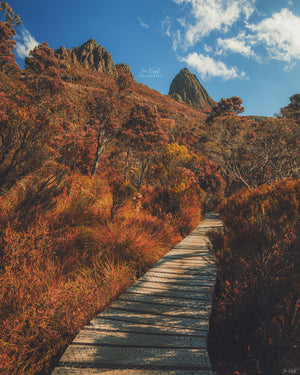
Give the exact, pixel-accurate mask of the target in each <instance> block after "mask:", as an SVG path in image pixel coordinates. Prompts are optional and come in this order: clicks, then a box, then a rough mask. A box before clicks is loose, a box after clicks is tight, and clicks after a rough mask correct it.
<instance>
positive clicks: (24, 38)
mask: <svg viewBox="0 0 300 375" xmlns="http://www.w3.org/2000/svg"><path fill="white" fill-rule="evenodd" d="M16 42H17V44H16V46H15V52H16V54H17V56H18V57H20V58H21V59H24V58H25V57H27V56H28V55H29V52H30V51H32V50H33V49H34V47H36V46H37V45H39V43H38V42H37V41H36V40H35V39H34V37H33V36H32V35H31V34H30V32H29V31H28V30H27V29H25V28H24V29H23V30H22V31H21V34H18V35H17V36H16Z"/></svg>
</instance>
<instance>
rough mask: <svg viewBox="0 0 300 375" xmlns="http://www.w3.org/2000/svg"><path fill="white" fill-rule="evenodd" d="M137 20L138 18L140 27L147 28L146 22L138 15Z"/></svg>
mask: <svg viewBox="0 0 300 375" xmlns="http://www.w3.org/2000/svg"><path fill="white" fill-rule="evenodd" d="M138 20H139V23H140V25H141V26H142V27H144V28H145V29H149V25H147V24H146V23H144V22H143V21H142V19H141V17H138Z"/></svg>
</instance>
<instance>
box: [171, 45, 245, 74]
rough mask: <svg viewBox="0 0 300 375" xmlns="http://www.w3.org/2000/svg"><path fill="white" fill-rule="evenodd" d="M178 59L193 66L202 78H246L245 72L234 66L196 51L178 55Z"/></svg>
mask: <svg viewBox="0 0 300 375" xmlns="http://www.w3.org/2000/svg"><path fill="white" fill-rule="evenodd" d="M178 60H179V61H182V62H185V63H187V64H188V65H189V66H190V67H192V68H194V69H195V70H196V71H197V72H198V73H199V74H200V76H201V78H202V79H203V80H207V79H210V78H211V77H221V78H223V79H224V80H225V81H226V80H228V79H234V78H244V79H245V78H247V77H246V73H245V72H239V71H238V69H237V68H236V67H233V66H232V67H228V66H227V65H226V64H225V63H223V62H222V61H217V60H214V59H213V58H212V57H210V56H204V55H202V54H198V53H196V52H194V53H190V54H188V55H187V56H186V57H178Z"/></svg>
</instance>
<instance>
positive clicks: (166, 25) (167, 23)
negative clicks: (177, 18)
mask: <svg viewBox="0 0 300 375" xmlns="http://www.w3.org/2000/svg"><path fill="white" fill-rule="evenodd" d="M161 26H162V31H163V33H164V34H166V35H167V36H168V37H171V27H172V23H171V19H170V17H169V16H167V17H166V18H165V19H164V20H162V22H161Z"/></svg>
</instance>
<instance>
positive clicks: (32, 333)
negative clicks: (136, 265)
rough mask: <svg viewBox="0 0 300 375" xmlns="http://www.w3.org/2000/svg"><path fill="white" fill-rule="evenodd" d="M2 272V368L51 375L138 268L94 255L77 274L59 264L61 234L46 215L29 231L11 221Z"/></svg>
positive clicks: (4, 371) (0, 318) (18, 372)
mask: <svg viewBox="0 0 300 375" xmlns="http://www.w3.org/2000/svg"><path fill="white" fill-rule="evenodd" d="M4 240H5V244H6V245H5V248H4V255H3V263H2V264H3V265H4V267H3V269H2V271H1V273H0V283H1V292H0V320H1V325H0V346H1V352H0V372H1V374H16V375H23V374H41V373H42V374H46V373H48V372H49V371H50V369H51V366H52V364H53V360H54V358H55V357H56V356H57V355H58V354H61V353H62V350H63V349H64V347H65V345H66V344H67V343H69V342H70V340H71V339H72V338H73V337H74V335H75V334H76V333H77V332H78V331H79V329H80V328H81V327H82V326H83V325H84V324H86V323H87V322H88V321H89V320H90V319H91V318H92V317H93V316H94V315H95V314H96V313H97V311H99V310H100V309H103V308H104V307H105V305H106V304H107V303H109V301H111V299H113V298H115V296H116V295H118V294H119V293H120V292H121V291H123V290H124V289H126V288H127V287H128V286H129V285H130V283H131V282H132V280H133V279H134V272H133V271H132V270H131V269H130V268H129V267H128V266H127V265H125V264H124V263H122V262H120V263H119V264H117V265H116V264H110V263H107V264H105V265H103V262H101V264H99V259H97V257H94V258H93V260H92V262H91V263H90V265H89V266H86V265H84V267H82V268H81V269H79V270H78V271H77V274H74V273H73V274H72V275H66V274H65V273H64V272H63V268H62V267H60V266H59V264H58V263H57V259H56V257H57V253H56V252H55V251H54V250H55V249H56V243H55V238H53V236H52V235H51V231H50V230H49V225H48V223H47V221H46V220H45V219H43V218H42V217H40V218H39V219H38V220H37V222H36V223H35V224H34V225H32V226H31V228H30V229H27V230H26V231H22V232H19V231H18V229H15V228H14V226H13V225H8V227H7V229H6V233H5V238H4Z"/></svg>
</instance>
